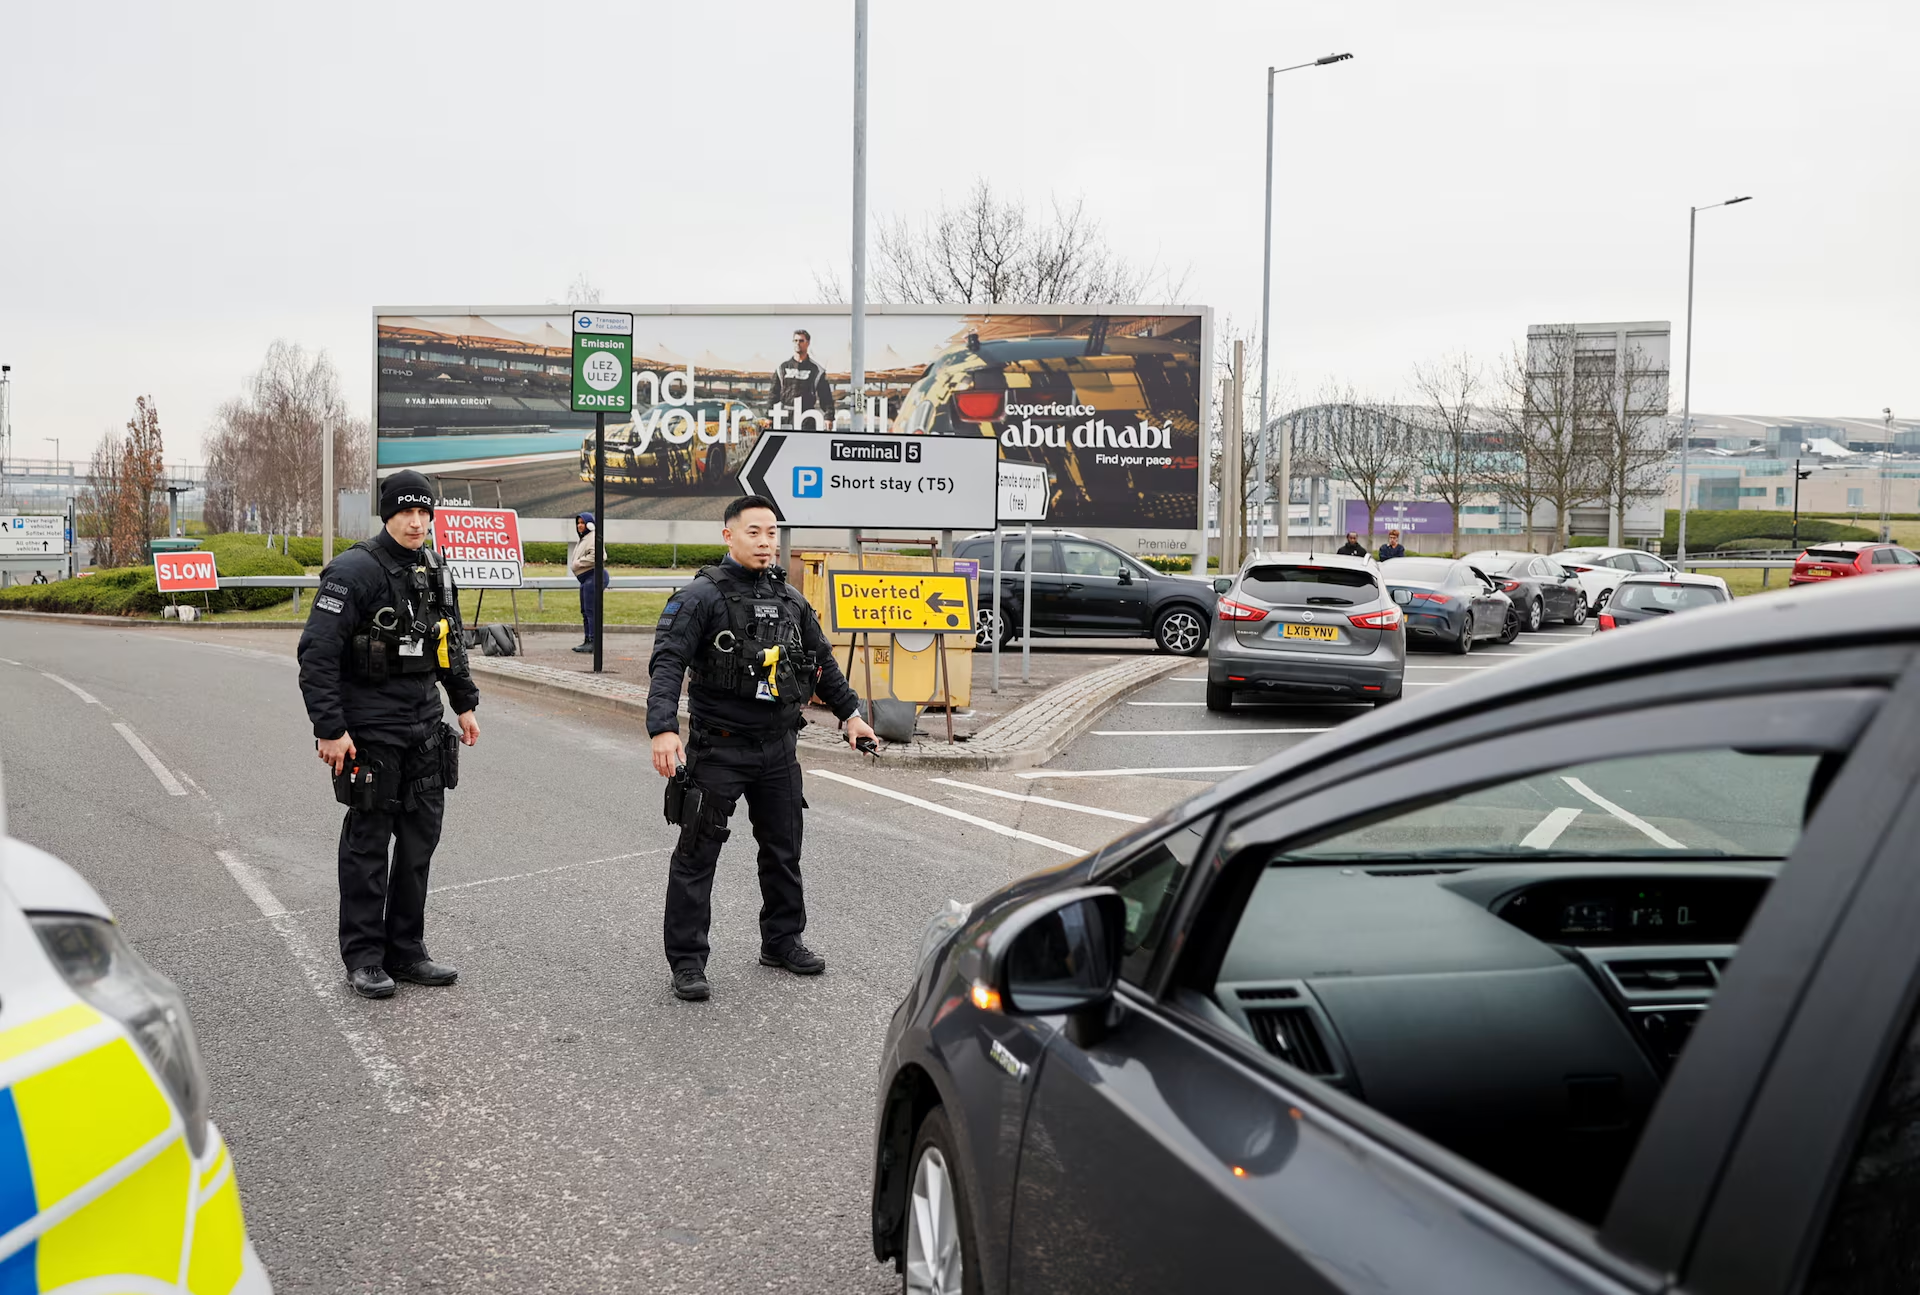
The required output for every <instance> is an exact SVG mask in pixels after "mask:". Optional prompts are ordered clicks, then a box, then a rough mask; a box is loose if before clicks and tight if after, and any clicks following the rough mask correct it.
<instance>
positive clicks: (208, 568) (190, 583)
mask: <svg viewBox="0 0 1920 1295" xmlns="http://www.w3.org/2000/svg"><path fill="white" fill-rule="evenodd" d="M153 582H154V583H155V584H157V585H159V586H160V592H161V593H163V594H184V593H189V592H195V591H198V590H203V589H218V588H219V587H220V575H219V573H218V572H217V571H215V570H214V567H213V554H211V553H156V554H154V555H153Z"/></svg>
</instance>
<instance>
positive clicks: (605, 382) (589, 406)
mask: <svg viewBox="0 0 1920 1295" xmlns="http://www.w3.org/2000/svg"><path fill="white" fill-rule="evenodd" d="M609 411H611V412H613V413H616V414H631V413H632V412H633V316H632V315H625V314H620V313H617V312H614V311H605V310H601V309H599V308H597V307H594V306H586V307H583V308H581V309H579V310H576V311H574V312H573V412H574V413H576V414H585V413H591V414H592V415H593V522H594V525H595V526H598V527H599V528H600V534H599V536H598V541H599V542H598V543H596V544H595V545H594V546H593V601H594V604H595V606H596V607H597V609H598V611H599V615H598V616H596V617H595V618H594V621H595V627H594V632H593V672H594V673H595V674H599V673H600V671H601V668H602V665H603V656H602V652H603V649H604V647H605V644H606V638H607V589H606V584H607V530H608V526H607V414H608V412H609Z"/></svg>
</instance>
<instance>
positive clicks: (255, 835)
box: [0, 618, 1586, 1292]
mask: <svg viewBox="0 0 1920 1295" xmlns="http://www.w3.org/2000/svg"><path fill="white" fill-rule="evenodd" d="M1585 633H1586V631H1584V630H1582V631H1577V632H1576V631H1561V630H1559V629H1554V630H1551V631H1549V632H1547V633H1545V634H1541V635H1529V636H1523V637H1522V639H1521V640H1520V642H1519V644H1518V645H1517V646H1516V647H1514V648H1511V649H1493V648H1489V649H1488V650H1487V651H1485V652H1484V653H1476V654H1475V655H1473V656H1472V657H1469V658H1466V659H1464V660H1463V659H1461V658H1457V657H1443V656H1437V655H1424V654H1419V655H1416V656H1415V658H1414V660H1413V663H1412V665H1411V668H1410V670H1409V676H1408V678H1409V683H1410V685H1412V686H1416V687H1438V686H1444V684H1445V683H1447V682H1449V681H1451V680H1453V679H1457V678H1463V677H1468V676H1466V675H1464V674H1463V673H1462V670H1463V669H1465V670H1480V669H1498V668H1500V667H1501V666H1502V665H1504V664H1505V663H1506V662H1508V661H1510V660H1512V659H1515V658H1517V657H1519V656H1523V655H1534V654H1538V653H1540V652H1550V651H1552V650H1554V649H1555V648H1556V647H1558V646H1561V645H1563V644H1565V643H1567V642H1570V641H1572V640H1574V639H1575V638H1578V637H1584V635H1585ZM286 639H287V636H285V635H281V636H279V637H278V638H276V637H274V636H272V635H266V636H263V637H260V638H252V637H249V636H244V635H239V634H234V633H229V634H222V635H215V634H212V633H210V632H201V633H195V632H193V631H186V630H182V631H178V632H173V631H156V630H137V631H136V630H124V631H123V630H113V629H105V628H94V627H84V626H73V625H66V624H54V623H39V622H30V621H22V620H18V619H13V618H5V619H0V690H4V696H5V697H6V700H7V704H6V705H5V706H4V708H0V759H3V760H4V768H5V775H6V794H7V801H8V805H9V810H10V817H9V828H10V830H11V832H12V833H13V834H14V835H16V836H18V837H20V838H22V839H24V840H27V841H30V842H32V843H34V844H37V845H40V846H43V847H45V848H47V849H49V850H51V851H53V852H54V853H56V854H58V855H59V856H60V857H62V858H64V859H66V860H67V861H68V862H70V863H72V864H73V865H74V866H76V867H77V868H79V869H80V870H81V872H82V873H84V874H85V875H86V876H87V877H88V878H89V879H90V880H91V881H92V882H93V883H94V884H95V885H96V886H97V887H98V888H99V889H100V891H101V892H102V894H103V895H104V896H105V897H106V899H107V901H108V902H109V903H110V904H111V905H113V907H114V909H115V911H116V913H117V915H118V916H119V918H120V920H121V922H122V924H123V925H124V927H125V928H126V930H127V931H128V933H129V936H130V937H131V938H132V939H133V941H134V942H135V943H136V944H137V945H138V946H139V947H140V948H141V949H142V951H143V952H144V953H145V954H146V956H147V957H148V958H149V959H151V960H152V961H153V962H154V963H155V965H157V966H158V967H159V968H160V969H161V970H162V971H163V972H165V973H166V974H167V975H169V976H171V977H173V978H174V980H175V981H177V982H178V983H179V984H180V986H181V988H182V989H183V990H184V992H185V993H186V996H187V1000H188V1002H189V1005H190V1007H191V1009H192V1011H193V1014H194V1021H195V1024H196V1027H197V1029H198V1032H199V1037H200V1041H201V1046H202V1049H203V1051H204V1052H205V1055H206V1061H207V1069H208V1072H209V1075H210V1079H211V1084H212V1108H213V1114H214V1118H215V1120H216V1121H217V1122H218V1123H219V1125H220V1126H221V1128H222V1130H223V1131H224V1132H225V1134H226V1135H227V1137H228V1139H229V1141H230V1142H231V1144H232V1146H233V1149H234V1155H235V1158H236V1164H237V1166H238V1171H239V1176H240V1184H241V1189H242V1193H243V1198H244V1201H245V1205H246V1209H247V1216H248V1222H249V1225H250V1228H251V1230H252V1233H253V1236H254V1238H255V1242H256V1245H257V1246H258V1248H259V1250H260V1253H261V1255H262V1257H263V1259H264V1260H265V1262H266V1263H267V1265H268V1267H269V1269H270V1271H271V1272H272V1274H273V1276H274V1279H275V1282H276V1287H277V1289H279V1290H280V1291H282V1292H307V1291H314V1292H318V1291H342V1290H352V1291H372V1292H388V1291H394V1292H398V1291H442V1290H444V1291H449V1292H452V1291H460V1292H466V1291H515V1292H521V1291H536V1290H537V1291H543V1292H546V1291H551V1292H602V1291H608V1292H611V1291H634V1290H646V1291H657V1292H686V1291H700V1292H735V1291H741V1290H747V1289H755V1290H758V1289H775V1290H781V1291H834V1292H859V1291H875V1292H878V1291H885V1290H894V1289H897V1288H898V1287H897V1283H898V1278H897V1277H896V1276H894V1274H893V1273H892V1271H891V1269H890V1268H883V1267H882V1266H881V1265H878V1264H876V1263H875V1262H874V1261H873V1259H872V1258H871V1252H870V1249H869V1242H868V1234H867V1213H868V1183H869V1177H868V1171H869V1165H868V1156H869V1148H870V1139H871V1128H870V1124H871V1119H872V1111H873V1091H872V1085H873V1076H874V1071H875V1067H876V1064H877V1061H878V1049H879V1045H880V1041H881V1037H882V1034H883V1032H884V1029H885V1025H886V1022H887V1019H888V1018H889V1017H890V1015H891V1013H892V1010H893V1008H894V1005H895V1004H896V1002H897V1001H898V998H899V995H900V993H901V992H902V989H903V987H904V985H905V983H906V981H907V979H908V977H909V975H910V973H911V969H912V968H911V963H912V959H913V956H914V952H915V949H916V946H917V944H918V937H919V933H920V930H921V928H922V926H923V925H924V923H925V921H926V919H927V918H928V917H929V916H930V915H931V914H932V913H933V912H934V911H935V910H937V909H938V908H939V907H940V906H941V905H942V904H943V903H944V901H945V900H946V899H948V898H949V897H952V898H958V899H963V900H969V899H973V898H976V897H978V896H979V895H981V894H984V893H985V892H987V891H989V890H991V889H993V888H994V887H996V886H998V885H1000V884H1002V883H1003V882H1005V881H1008V880H1011V879H1012V878H1014V877H1017V876H1020V875H1023V874H1025V873H1028V872H1031V871H1033V870H1034V869H1036V868H1040V867H1045V866H1049V865H1051V864H1055V863H1059V862H1061V861H1063V860H1065V859H1067V858H1070V857H1073V856H1074V855H1077V854H1079V853H1080V852H1082V851H1085V850H1088V849H1091V848H1093V847H1095V846H1098V845H1099V844H1101V843H1102V842H1104V841H1106V840H1107V839H1109V838H1110V837H1112V836H1114V835H1116V834H1117V833H1119V832H1121V831H1124V830H1126V829H1128V828H1129V827H1130V826H1132V825H1133V824H1134V823H1136V822H1138V821H1142V820H1144V819H1145V818H1146V817H1149V816H1151V815H1153V814H1155V813H1157V812H1159V811H1160V810H1161V809H1163V808H1165V807H1167V806H1168V805H1170V804H1173V803H1176V802H1177V801H1179V800H1181V799H1184V798H1185V797H1186V796H1188V795H1190V794H1192V793H1193V792H1194V791H1196V790H1198V789H1199V788H1201V787H1203V786H1205V785H1206V783H1207V782H1209V781H1211V780H1213V779H1216V778H1218V777H1220V776H1223V773H1224V771H1225V769H1226V768H1227V767H1237V766H1240V765H1244V764H1251V763H1255V762H1257V761H1258V760H1259V759H1261V758H1264V757H1265V756H1266V755H1269V754H1272V753H1273V752H1275V751H1277V750H1279V749H1282V748H1283V747H1285V746H1286V745H1289V744H1291V743H1293V742H1297V741H1301V740H1304V738H1305V737H1306V736H1308V734H1307V733H1306V732H1303V731H1300V730H1309V729H1320V728H1324V727H1328V726H1331V725H1334V724H1337V723H1339V722H1340V720H1341V719H1342V718H1344V717H1345V716H1346V715H1348V714H1352V713H1358V711H1357V710H1356V709H1355V708H1344V709H1342V708H1334V707H1279V706H1252V705H1249V706H1244V707H1236V709H1235V710H1234V712H1233V713H1232V714H1231V715H1225V716H1214V715H1211V714H1209V713H1208V712H1207V711H1206V709H1205V707H1204V705H1203V704H1202V702H1201V692H1202V684H1201V683H1200V682H1198V681H1199V680H1200V678H1201V677H1202V675H1203V672H1204V664H1203V663H1202V662H1198V661H1196V662H1195V663H1194V665H1193V667H1192V669H1191V670H1185V669H1183V670H1180V671H1177V672H1176V673H1175V674H1174V675H1173V676H1171V677H1169V678H1168V679H1167V680H1165V681H1163V682H1161V683H1159V684H1157V685H1155V686H1154V687H1152V688H1149V689H1147V690H1145V691H1143V692H1141V693H1138V694H1136V695H1135V696H1134V697H1133V698H1131V699H1129V701H1128V702H1126V703H1124V704H1122V705H1120V706H1117V707H1115V708H1113V709H1112V710H1110V711H1109V712H1108V713H1107V714H1106V715H1105V716H1103V717H1102V718H1101V719H1100V720H1099V721H1098V723H1097V724H1096V726H1095V728H1094V730H1093V732H1091V733H1090V734H1088V735H1087V736H1086V737H1084V738H1082V739H1081V740H1080V741H1079V742H1077V743H1075V744H1074V745H1073V746H1071V747H1070V748H1069V749H1068V750H1067V751H1066V752H1065V753H1064V754H1063V755H1062V756H1061V757H1060V758H1059V759H1057V760H1056V761H1054V762H1053V763H1052V764H1051V765H1050V766H1048V768H1046V769H1044V770H1029V771H1024V772H1023V773H1006V774H955V775H951V776H940V777H936V776H929V775H928V774H926V773H909V772H906V771H903V770H900V769H898V768H889V767H887V766H886V765H885V763H884V762H882V763H880V764H878V765H873V766H868V767H864V768H852V767H848V766H835V767H833V768H831V769H820V770H810V771H809V774H808V778H807V795H808V799H809V801H810V802H811V806H812V809H811V812H810V813H809V815H808V817H807V834H808V835H807V849H806V855H805V869H806V877H807V887H808V906H809V912H810V925H809V929H808V933H807V939H808V943H809V944H810V945H811V946H812V947H814V948H815V949H816V950H818V951H819V952H821V953H822V954H824V955H825V956H826V958H827V959H828V964H829V966H828V971H827V973H826V974H825V975H824V976H822V977H820V978H818V979H815V980H801V979H797V978H794V977H791V976H788V975H787V974H786V973H784V972H780V971H774V970H768V969H765V968H761V967H759V966H758V965H757V964H756V962H755V956H756V953H757V946H758V936H757V926H756V915H757V911H758V907H759V897H758V894H757V888H756V886H755V885H754V883H753V879H752V862H751V855H750V853H749V851H748V850H746V849H743V848H742V847H741V844H740V843H739V842H742V841H744V840H745V839H746V836H747V834H746V832H744V831H742V832H741V833H740V834H739V836H738V837H737V838H736V843H735V844H732V845H730V846H729V847H728V849H727V851H726V852H725V854H724V855H723V856H722V863H721V874H720V879H719V882H718V884H717V886H716V893H715V915H714V931H713V943H714V953H713V957H712V960H711V962H710V965H709V968H708V971H709V975H710V977H711V979H712V980H713V984H714V998H713V1000H712V1001H711V1002H708V1003H705V1004H685V1003H680V1002H678V1001H677V1000H675V999H674V998H673V997H672V996H671V994H670V993H669V992H668V989H667V969H666V965H665V962H664V959H663V957H662V955H661V953H660V934H659V932H660V913H661V902H662V892H663V878H664V871H665V866H666V858H667V853H668V851H669V850H670V848H671V846H672V842H673V837H672V831H671V829H669V828H667V827H666V826H665V825H664V824H663V823H662V822H661V820H660V817H659V803H660V802H659V796H660V782H659V780H658V778H657V777H656V776H655V775H654V774H653V772H652V770H651V767H650V766H649V764H648V762H647V758H646V754H645V746H644V741H643V740H641V738H640V735H638V734H637V733H636V730H635V729H634V728H632V727H631V726H629V725H628V724H627V723H625V722H624V721H621V720H618V719H614V718H606V719H599V718H595V717H593V716H591V715H588V716H586V717H582V716H581V715H579V714H577V713H575V712H573V711H572V710H571V709H570V708H565V707H561V706H557V705H556V706H548V705H545V704H542V703H540V702H536V701H530V700H520V699H516V698H513V697H511V696H507V695H502V694H500V693H497V692H495V693H490V694H487V695H486V696H485V699H484V701H483V703H482V706H481V710H480V720H481V725H482V736H481V744H480V746H479V747H478V748H477V749H476V750H474V751H471V752H467V753H466V755H465V760H464V763H463V767H462V783H461V786H460V788H459V790H458V791H456V792H454V793H452V795H451V796H450V804H449V811H448V828H447V832H446V836H445V838H444V840H443V843H442V847H441V850H440V853H439V856H438V857H437V859H436V861H435V867H434V876H433V881H434V892H433V895H432V898H431V900H430V904H429V911H428V940H429V946H430V948H431V950H432V952H433V955H434V956H435V957H436V958H438V959H441V960H443V961H447V962H451V963H453V964H454V965H456V966H458V967H460V968H461V972H462V975H461V980H460V983H459V984H458V985H456V986H454V987H451V988H447V989H424V988H419V987H415V986H403V987H402V988H401V992H400V994H399V995H398V997H396V998H395V999H393V1000H390V1001H387V1002H367V1001H363V1000H361V999H358V998H355V997H354V996H353V995H351V994H350V993H349V992H348V991H347V989H346V987H345V984H344V980H343V975H342V968H341V967H340V964H339V960H338V956H337V953H336V945H335V936H334V926H335V915H336V890H335V881H334V864H333V858H334V845H335V840H336V838H337V835H338V831H339V823H340V811H339V809H338V807H337V806H336V805H335V804H334V803H333V801H332V798H331V795H330V791H329V787H328V783H327V778H326V775H325V772H324V770H323V769H322V767H321V766H320V765H319V764H318V762H317V761H316V760H315V759H314V757H313V750H312V743H311V740H310V738H309V737H308V727H307V723H306V719H305V715H304V712H303V710H302V707H301V704H300V699H299V695H298V691H297V689H296V688H295V670H294V666H293V662H292V660H291V657H290V656H289V655H288V649H287V646H286ZM255 643H258V644H261V645H262V646H252V645H251V644H255ZM1141 646H1144V645H1140V644H1130V645H1114V644H1104V643H1089V644H1075V645H1072V646H1061V647H1054V646H1049V647H1047V648H1044V649H1042V650H1045V651H1074V652H1088V651H1094V652H1111V651H1113V650H1115V649H1116V648H1121V649H1123V650H1124V648H1127V647H1141ZM1016 659H1017V658H1016ZM1016 668H1017V666H1016ZM483 687H484V684H483ZM1276 730H1279V731H1276ZM143 752H144V753H145V754H143ZM1130 770H1138V771H1140V772H1128V771H1130ZM1066 775H1081V776H1066ZM1087 775H1091V776H1087ZM176 793H177V794H176ZM741 826H744V825H743V824H742V825H741Z"/></svg>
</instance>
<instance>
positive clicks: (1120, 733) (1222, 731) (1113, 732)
mask: <svg viewBox="0 0 1920 1295" xmlns="http://www.w3.org/2000/svg"><path fill="white" fill-rule="evenodd" d="M1331 732H1333V729H1332V727H1331V726H1329V727H1326V728H1096V729H1092V730H1090V731H1089V732H1088V734H1087V736H1089V737H1239V736H1241V735H1242V734H1266V733H1331Z"/></svg>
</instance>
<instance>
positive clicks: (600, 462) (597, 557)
mask: <svg viewBox="0 0 1920 1295" xmlns="http://www.w3.org/2000/svg"><path fill="white" fill-rule="evenodd" d="M593 524H594V526H595V528H596V529H597V530H598V532H599V533H598V534H597V535H595V536H594V541H595V542H594V546H593V610H594V618H593V619H594V622H595V623H594V627H593V672H594V673H595V674H599V673H600V669H601V665H602V654H603V652H604V649H605V644H606V641H607V599H606V592H607V591H606V587H605V586H606V579H607V415H606V411H605V410H601V411H599V412H597V413H595V414H594V416H593ZM474 619H476V620H478V619H479V617H477V616H476V617H475V618H474Z"/></svg>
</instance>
